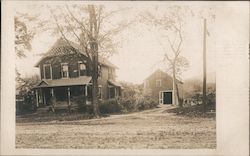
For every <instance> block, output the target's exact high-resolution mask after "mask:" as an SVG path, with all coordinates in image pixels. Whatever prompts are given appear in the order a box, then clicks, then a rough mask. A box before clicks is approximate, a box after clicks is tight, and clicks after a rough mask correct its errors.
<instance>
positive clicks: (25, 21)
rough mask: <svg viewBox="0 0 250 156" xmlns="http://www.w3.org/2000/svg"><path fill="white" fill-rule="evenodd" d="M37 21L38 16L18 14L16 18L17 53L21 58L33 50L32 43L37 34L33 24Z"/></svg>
mask: <svg viewBox="0 0 250 156" xmlns="http://www.w3.org/2000/svg"><path fill="white" fill-rule="evenodd" d="M36 20H37V17H36V16H30V15H28V14H22V13H17V14H16V15H15V17H14V25H15V51H16V55H17V57H19V58H22V57H25V56H26V55H25V53H26V52H27V51H30V50H31V41H32V39H33V38H34V35H35V33H36V29H35V27H32V26H31V25H32V24H31V23H34V22H35V21H36Z"/></svg>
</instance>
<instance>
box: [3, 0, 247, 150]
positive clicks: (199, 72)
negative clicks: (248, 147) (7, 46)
mask: <svg viewBox="0 0 250 156" xmlns="http://www.w3.org/2000/svg"><path fill="white" fill-rule="evenodd" d="M246 4H248V3H246ZM223 6H224V7H223ZM241 6H242V5H241ZM12 8H13V12H12V14H13V19H11V20H12V21H13V32H12V33H13V37H14V38H13V39H14V41H13V42H14V44H13V45H14V47H13V48H14V52H15V53H13V56H14V60H13V61H14V62H13V63H14V64H13V67H14V70H13V71H15V73H13V75H15V83H13V86H14V88H15V90H14V92H13V93H14V94H15V95H13V96H12V97H15V103H14V104H13V106H12V107H13V110H14V114H13V116H15V117H14V127H13V128H14V130H13V132H14V134H13V135H14V138H13V140H14V146H15V147H14V148H15V149H17V150H18V149H19V150H22V149H30V150H32V149H55V150H56V149H96V150H100V149H102V150H107V149H125V150H135V149H137V150H138V149H139V150H148V149H151V150H153V149H156V150H157V149H161V150H163V149H164V150H168V149H184V150H185V149H191V150H197V149H203V150H212V151H216V149H217V148H218V133H219V134H222V133H221V132H220V130H219V131H218V127H219V128H221V127H220V125H218V123H221V122H220V120H221V119H222V116H221V115H220V113H221V112H223V110H221V107H222V106H223V107H226V105H227V104H226V103H223V105H222V104H221V102H220V98H219V99H217V97H218V96H221V93H222V90H221V89H220V88H218V87H221V86H222V85H221V80H223V78H225V77H223V76H222V75H221V74H222V72H219V71H218V70H219V68H220V69H221V67H223V65H222V62H221V61H220V58H221V57H222V56H224V55H226V52H225V51H233V50H231V49H230V48H231V45H235V44H237V45H238V47H237V48H238V49H239V50H243V49H244V47H243V45H240V44H241V42H240V40H238V42H236V41H235V42H234V43H232V42H230V41H228V43H229V44H227V43H226V42H227V40H225V39H226V38H227V37H228V36H230V35H234V33H233V32H232V33H231V32H230V30H231V29H229V28H228V26H229V25H230V24H229V22H228V21H234V22H235V21H238V23H237V22H235V23H237V24H235V25H234V28H235V29H236V30H239V28H240V26H242V21H243V20H241V19H240V18H238V16H237V15H238V14H237V13H238V12H240V11H241V8H240V7H237V6H236V5H228V7H227V5H220V3H213V2H180V1H179V2H178V1H177V2H175V1H168V2H157V1H155V2H153V1H151V2H131V1H124V2H108V1H106V2H105V1H104V2H98V1H96V2H87V1H81V2H80V1H78V2H74V1H70V2H69V1H64V2H59V1H55V2H52V3H51V2H48V3H47V2H45V1H40V2H35V1H33V2H31V1H30V2H28V3H23V4H21V3H20V2H18V3H15V4H14V3H13V6H12ZM242 8H243V7H242ZM242 10H243V11H244V12H243V13H242V14H244V13H245V14H244V16H245V15H247V13H246V12H248V11H249V10H246V9H245V10H244V9H242ZM235 12H236V13H235ZM229 14H231V15H230V16H228V15H229ZM248 16H249V14H248ZM246 23H249V22H246ZM227 29H229V30H227ZM223 30H225V31H224V32H225V34H226V35H225V36H223V37H222V36H220V35H219V34H223ZM244 30H245V29H244ZM218 32H220V33H218ZM226 32H230V33H231V34H230V33H228V34H227V33H226ZM246 32H247V31H246ZM248 44H249V42H248V43H247V47H248ZM240 46H242V47H240ZM227 48H228V49H227ZM240 48H241V49H240ZM244 50H245V49H244ZM247 50H248V49H247ZM222 51H224V53H223V52H222ZM218 53H220V54H218ZM227 54H230V53H227ZM238 54H239V55H240V53H238ZM230 55H231V56H232V55H233V56H234V54H233V52H231V54H230ZM242 55H243V54H242ZM235 57H236V56H235ZM244 57H245V54H244ZM218 60H219V62H218ZM5 68H8V66H7V65H6V64H4V66H2V69H5ZM235 73H237V71H236V72H235ZM1 74H3V73H1ZM227 78H228V77H227ZM232 80H233V79H232ZM224 82H226V81H224ZM227 82H228V81H227ZM242 84H243V83H242ZM244 84H247V83H246V82H245V81H244ZM232 89H233V88H232ZM218 91H219V93H218ZM223 93H224V92H223ZM218 101H219V102H220V103H219V104H220V105H219V106H217V104H218ZM242 105H243V104H242ZM229 106H230V104H229ZM229 106H228V107H229ZM218 108H219V111H218ZM231 108H232V107H231ZM218 113H219V115H218ZM232 115H234V114H232ZM218 116H219V119H218ZM232 122H234V121H232ZM246 126H247V125H246ZM248 128H249V122H248ZM246 130H247V129H246ZM248 130H249V129H248ZM225 134H226V133H225ZM242 134H243V133H242ZM244 134H245V133H244ZM220 136H221V135H220ZM219 147H221V146H219ZM40 154H41V153H40ZM120 154H121V153H120ZM217 154H218V153H217Z"/></svg>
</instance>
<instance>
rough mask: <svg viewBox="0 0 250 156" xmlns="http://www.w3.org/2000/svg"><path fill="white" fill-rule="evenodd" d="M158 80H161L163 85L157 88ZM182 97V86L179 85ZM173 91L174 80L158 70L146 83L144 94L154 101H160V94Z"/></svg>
mask: <svg viewBox="0 0 250 156" xmlns="http://www.w3.org/2000/svg"><path fill="white" fill-rule="evenodd" d="M157 80H161V85H160V86H157V82H156V81H157ZM178 88H179V92H180V97H182V85H181V84H179V85H178ZM172 89H173V79H172V77H170V76H169V75H167V74H166V73H164V72H162V71H160V70H158V71H156V72H155V73H153V74H152V75H151V76H149V77H148V78H147V79H146V80H145V81H144V92H145V94H149V95H150V96H151V97H152V98H153V99H155V100H158V99H159V92H160V91H164V90H172Z"/></svg>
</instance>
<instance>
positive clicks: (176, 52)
mask: <svg viewBox="0 0 250 156" xmlns="http://www.w3.org/2000/svg"><path fill="white" fill-rule="evenodd" d="M161 9H164V10H167V11H164V10H161ZM188 13H192V12H191V10H190V9H189V8H188V7H180V6H171V7H168V8H167V9H166V8H159V7H157V8H155V14H152V13H151V12H146V13H145V15H142V17H143V19H144V20H146V21H147V22H150V23H151V24H153V25H154V26H155V27H157V28H161V30H162V31H160V32H161V33H162V32H164V36H163V38H166V39H167V44H168V45H169V47H170V51H171V53H170V52H169V50H167V49H165V48H164V49H165V51H166V53H165V56H164V60H166V61H167V64H168V67H170V69H171V71H172V75H173V93H174V94H173V95H174V100H173V101H174V104H176V105H178V106H180V107H182V106H183V105H182V102H181V98H180V95H179V89H178V80H177V73H181V69H182V67H186V66H188V61H187V60H186V59H185V58H184V57H183V56H181V55H180V54H181V47H182V44H183V25H184V23H185V17H186V16H187V15H188ZM159 43H160V44H161V45H162V47H164V46H163V44H162V43H161V42H160V41H159ZM176 98H177V100H176Z"/></svg>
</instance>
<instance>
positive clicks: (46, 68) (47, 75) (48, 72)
mask: <svg viewBox="0 0 250 156" xmlns="http://www.w3.org/2000/svg"><path fill="white" fill-rule="evenodd" d="M43 75H44V76H43V77H44V79H52V69H51V65H50V64H44V65H43Z"/></svg>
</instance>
